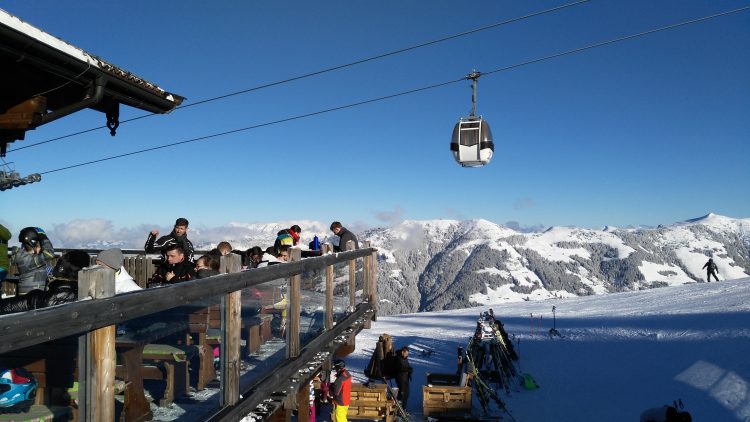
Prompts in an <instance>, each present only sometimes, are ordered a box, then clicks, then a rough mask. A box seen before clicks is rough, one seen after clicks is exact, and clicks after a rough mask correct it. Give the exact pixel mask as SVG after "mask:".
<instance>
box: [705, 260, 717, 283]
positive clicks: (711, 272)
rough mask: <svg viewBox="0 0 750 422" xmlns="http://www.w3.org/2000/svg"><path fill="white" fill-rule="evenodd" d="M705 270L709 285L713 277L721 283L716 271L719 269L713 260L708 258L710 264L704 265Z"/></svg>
mask: <svg viewBox="0 0 750 422" xmlns="http://www.w3.org/2000/svg"><path fill="white" fill-rule="evenodd" d="M703 268H705V269H706V279H707V280H708V282H709V283H710V282H711V276H714V280H716V281H719V277H717V276H716V271H717V270H718V269H719V268H718V267H717V266H716V263H715V262H714V259H713V258H708V262H706V263H705V264H704V265H703Z"/></svg>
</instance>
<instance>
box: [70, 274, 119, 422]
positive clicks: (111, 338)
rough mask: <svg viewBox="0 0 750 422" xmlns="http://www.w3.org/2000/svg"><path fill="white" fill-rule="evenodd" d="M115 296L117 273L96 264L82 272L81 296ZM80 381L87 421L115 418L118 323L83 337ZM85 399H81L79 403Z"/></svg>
mask: <svg viewBox="0 0 750 422" xmlns="http://www.w3.org/2000/svg"><path fill="white" fill-rule="evenodd" d="M114 295H115V272H114V271H112V269H110V268H105V267H100V266H94V267H88V268H84V269H83V270H81V271H79V272H78V298H79V299H84V298H87V297H91V298H93V299H102V298H105V297H112V296H114ZM81 338H82V340H81V341H79V345H80V346H83V347H79V355H78V380H79V388H80V392H81V395H82V396H83V397H82V398H83V403H84V405H83V406H82V407H81V408H82V411H81V418H82V420H84V421H111V420H114V419H115V390H114V384H115V364H116V362H117V355H116V352H115V326H114V325H110V326H107V327H102V328H99V329H98V330H94V331H91V332H89V333H88V334H85V335H84V336H81ZM80 402H81V399H80V398H79V404H80Z"/></svg>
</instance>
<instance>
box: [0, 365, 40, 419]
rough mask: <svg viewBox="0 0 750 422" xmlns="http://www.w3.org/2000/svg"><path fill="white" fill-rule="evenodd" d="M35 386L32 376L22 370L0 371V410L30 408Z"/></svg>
mask: <svg viewBox="0 0 750 422" xmlns="http://www.w3.org/2000/svg"><path fill="white" fill-rule="evenodd" d="M36 386H37V382H36V380H35V379H34V376H33V375H32V374H31V373H30V372H29V371H27V370H25V369H24V368H16V369H0V410H6V409H8V408H13V407H19V408H21V407H29V406H31V404H33V402H34V396H35V395H36Z"/></svg>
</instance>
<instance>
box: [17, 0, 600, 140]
mask: <svg viewBox="0 0 750 422" xmlns="http://www.w3.org/2000/svg"><path fill="white" fill-rule="evenodd" d="M590 1H591V0H579V1H575V2H572V3H567V4H563V5H560V6H556V7H552V8H549V9H544V10H540V11H537V12H532V13H529V14H526V15H523V16H518V17H515V18H510V19H506V20H504V21H500V22H495V23H493V24H489V25H485V26H482V27H479V28H475V29H471V30H468V31H464V32H460V33H458V34H453V35H448V36H446V37H443V38H438V39H435V40H432V41H426V42H423V43H420V44H415V45H412V46H409V47H404V48H400V49H398V50H393V51H389V52H387V53H382V54H378V55H376V56H371V57H367V58H364V59H360V60H356V61H353V62H350V63H346V64H342V65H336V66H332V67H328V68H325V69H321V70H317V71H314V72H310V73H305V74H303V75H298V76H293V77H290V78H287V79H282V80H279V81H276V82H269V83H266V84H263V85H258V86H255V87H252V88H247V89H243V90H240V91H235V92H230V93H228V94H222V95H219V96H217V97H212V98H206V99H205V100H200V101H196V102H194V103H190V104H185V105H181V106H178V107H175V108H174V110H173V111H177V110H183V109H186V108H189V107H194V106H197V105H201V104H206V103H210V102H213V101H218V100H223V99H225V98H229V97H234V96H236V95H241V94H247V93H249V92H253V91H259V90H261V89H264V88H270V87H272V86H276V85H282V84H285V83H289V82H294V81H298V80H300V79H306V78H310V77H313V76H318V75H322V74H324V73H329V72H333V71H336V70H341V69H346V68H348V67H352V66H356V65H360V64H363V63H367V62H371V61H374V60H379V59H383V58H386V57H389V56H395V55H397V54H401V53H405V52H408V51H412V50H416V49H419V48H422V47H428V46H430V45H434V44H438V43H441V42H445V41H449V40H452V39H456V38H460V37H464V36H467V35H471V34H475V33H477V32H481V31H486V30H488V29H493V28H497V27H499V26H503V25H508V24H511V23H514V22H519V21H522V20H525V19H529V18H533V17H536V16H540V15H544V14H547V13H552V12H556V11H558V10H562V9H566V8H568V7H572V6H577V5H579V4H582V3H588V2H590ZM154 115H157V114H156V113H149V114H143V115H140V116H136V117H133V118H130V119H126V120H123V121H121V122H120V124H123V123H128V122H133V121H135V120H140V119H143V118H146V117H151V116H154ZM105 128H106V126H97V127H93V128H90V129H85V130H82V131H79V132H74V133H69V134H67V135H62V136H58V137H56V138H51V139H47V140H45V141H39V142H35V143H33V144H29V145H23V146H20V147H18V148H13V149H12V150H10V151H8V152H13V151H19V150H22V149H26V148H31V147H35V146H38V145H43V144H47V143H50V142H54V141H58V140H61V139H66V138H70V137H73V136H78V135H83V134H84V133H89V132H93V131H95V130H99V129H105Z"/></svg>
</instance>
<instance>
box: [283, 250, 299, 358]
mask: <svg viewBox="0 0 750 422" xmlns="http://www.w3.org/2000/svg"><path fill="white" fill-rule="evenodd" d="M289 255H290V256H289V258H290V259H291V261H292V262H296V261H299V260H301V259H302V251H301V250H299V249H297V248H292V249H291V250H290V251H289ZM301 285H302V276H301V275H300V274H297V275H293V276H292V277H291V278H290V279H289V289H288V291H289V293H288V294H289V302H288V304H287V318H288V321H287V324H289V326H288V329H287V338H286V339H287V343H286V346H287V347H286V357H287V358H294V357H297V356H299V350H300V342H299V319H300V312H301V305H300V295H301V293H302V292H301Z"/></svg>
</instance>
